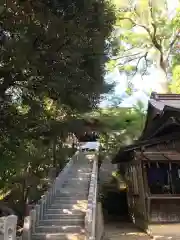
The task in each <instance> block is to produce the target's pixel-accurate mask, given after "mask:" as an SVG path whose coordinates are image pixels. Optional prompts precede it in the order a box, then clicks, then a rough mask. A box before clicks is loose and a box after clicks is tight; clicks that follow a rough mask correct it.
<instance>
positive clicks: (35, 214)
mask: <svg viewBox="0 0 180 240" xmlns="http://www.w3.org/2000/svg"><path fill="white" fill-rule="evenodd" d="M76 159H77V154H75V155H74V156H73V157H72V159H71V160H70V161H69V162H68V163H67V165H66V166H65V167H64V169H63V170H62V171H61V172H60V174H59V175H58V177H56V178H55V180H54V182H53V183H52V184H51V186H50V188H49V190H48V191H47V192H46V193H45V194H44V195H43V196H42V197H41V199H40V200H39V201H38V203H37V204H36V205H35V206H34V207H33V209H31V210H30V212H29V216H27V217H25V219H24V226H23V235H22V237H20V238H18V237H16V228H17V216H14V215H9V216H7V217H1V218H0V240H19V239H22V240H31V234H32V233H33V232H34V231H35V226H36V225H38V223H39V221H40V220H41V219H42V218H43V216H44V213H45V211H46V209H47V208H48V206H50V204H51V203H52V201H53V198H54V197H55V195H56V192H57V190H59V189H60V188H61V186H62V184H63V183H64V181H65V178H66V175H67V173H68V171H69V169H70V167H71V165H72V163H73V161H76Z"/></svg>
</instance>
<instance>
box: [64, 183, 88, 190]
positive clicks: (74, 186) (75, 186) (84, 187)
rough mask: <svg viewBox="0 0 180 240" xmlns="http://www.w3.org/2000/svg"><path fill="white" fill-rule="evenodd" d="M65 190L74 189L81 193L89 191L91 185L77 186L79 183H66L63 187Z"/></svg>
mask: <svg viewBox="0 0 180 240" xmlns="http://www.w3.org/2000/svg"><path fill="white" fill-rule="evenodd" d="M62 187H63V188H67V189H69V188H71V189H72V188H73V189H74V190H75V189H76V190H77V191H78V190H81V191H88V189H89V184H77V183H65V184H63V186H62Z"/></svg>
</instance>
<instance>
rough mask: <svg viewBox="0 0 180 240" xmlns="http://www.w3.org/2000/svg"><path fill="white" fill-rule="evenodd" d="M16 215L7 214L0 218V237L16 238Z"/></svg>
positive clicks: (14, 239)
mask: <svg viewBox="0 0 180 240" xmlns="http://www.w3.org/2000/svg"><path fill="white" fill-rule="evenodd" d="M16 227H17V216H15V215H9V216H7V217H2V218H0V239H2V240H8V239H9V240H16Z"/></svg>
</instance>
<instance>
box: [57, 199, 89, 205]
mask: <svg viewBox="0 0 180 240" xmlns="http://www.w3.org/2000/svg"><path fill="white" fill-rule="evenodd" d="M86 201H87V198H86V199H84V198H81V199H74V198H66V199H63V198H59V199H55V201H54V202H53V205H58V204H61V203H62V204H66V203H68V204H69V203H71V204H72V203H73V204H78V203H82V202H86Z"/></svg>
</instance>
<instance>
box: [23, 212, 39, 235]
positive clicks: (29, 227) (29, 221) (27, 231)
mask: <svg viewBox="0 0 180 240" xmlns="http://www.w3.org/2000/svg"><path fill="white" fill-rule="evenodd" d="M35 224H36V210H35V209H32V210H31V211H30V213H29V216H27V217H25V219H24V226H23V236H22V240H31V236H32V233H33V232H35Z"/></svg>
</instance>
